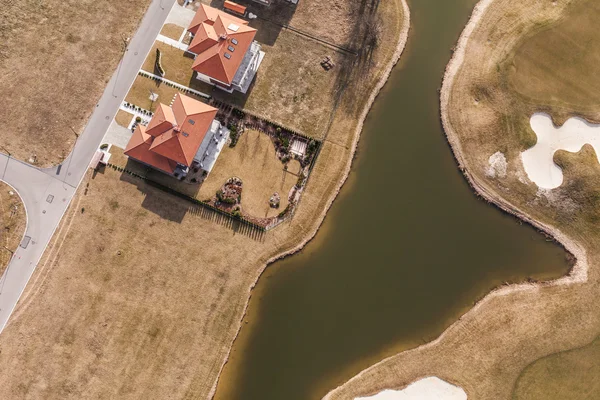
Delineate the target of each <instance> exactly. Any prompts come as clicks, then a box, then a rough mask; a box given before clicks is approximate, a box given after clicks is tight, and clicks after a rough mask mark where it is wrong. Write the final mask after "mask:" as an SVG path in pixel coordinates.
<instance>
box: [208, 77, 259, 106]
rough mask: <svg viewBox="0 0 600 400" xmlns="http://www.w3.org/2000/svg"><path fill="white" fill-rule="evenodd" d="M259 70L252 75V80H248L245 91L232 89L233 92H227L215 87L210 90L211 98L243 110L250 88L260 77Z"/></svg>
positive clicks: (250, 91)
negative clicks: (248, 83) (248, 84)
mask: <svg viewBox="0 0 600 400" xmlns="http://www.w3.org/2000/svg"><path fill="white" fill-rule="evenodd" d="M260 72H261V71H260V69H259V70H258V72H257V73H256V75H254V78H252V82H250V86H248V90H247V91H246V93H242V92H238V91H237V90H234V91H233V93H229V92H226V91H224V90H220V89H217V88H215V89H214V90H213V91H212V98H213V99H215V100H217V101H220V102H222V103H225V104H229V105H231V106H234V107H236V108H238V109H240V110H243V109H244V108H246V102H247V101H248V98H249V97H250V94H251V93H252V89H253V88H254V85H255V84H256V80H257V79H260V78H259V75H260Z"/></svg>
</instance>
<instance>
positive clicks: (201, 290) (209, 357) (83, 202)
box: [0, 1, 402, 399]
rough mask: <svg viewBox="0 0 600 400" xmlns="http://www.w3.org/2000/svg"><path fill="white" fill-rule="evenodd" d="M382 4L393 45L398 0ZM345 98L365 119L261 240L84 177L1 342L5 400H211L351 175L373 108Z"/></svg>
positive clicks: (139, 188)
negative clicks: (289, 256)
mask: <svg viewBox="0 0 600 400" xmlns="http://www.w3.org/2000/svg"><path fill="white" fill-rule="evenodd" d="M381 7H382V8H381V9H380V12H381V13H382V15H384V16H385V19H384V21H385V23H386V24H387V25H386V27H387V29H388V32H389V34H390V37H398V36H399V32H400V30H401V29H400V28H401V21H402V19H401V10H402V8H401V5H400V2H399V1H389V2H382V4H381ZM396 45H397V43H395V41H392V40H389V41H387V42H386V43H385V44H384V45H383V46H382V47H381V48H380V49H379V50H378V51H377V52H376V54H375V59H376V60H377V62H376V64H373V65H374V67H373V69H372V70H371V73H370V74H368V75H367V76H368V79H364V80H363V81H362V82H361V85H362V86H364V88H363V89H362V90H365V91H367V90H373V89H374V88H375V86H376V85H377V83H378V81H379V80H380V79H381V78H382V76H383V74H384V73H385V72H384V68H383V67H384V66H387V65H388V63H389V62H390V60H391V59H392V56H393V54H394V53H395V50H396ZM350 88H351V90H348V91H347V92H345V93H344V99H343V100H342V101H343V102H344V103H348V104H351V105H353V107H354V109H355V110H356V109H359V110H360V111H361V112H360V113H349V112H348V110H349V109H350V107H340V108H338V109H337V110H336V114H335V118H336V120H337V121H339V123H338V124H334V125H333V126H332V130H331V132H330V137H331V138H334V139H335V141H336V143H338V144H334V143H332V142H331V141H329V140H328V141H326V142H325V143H324V144H323V147H322V151H321V154H320V156H319V158H318V159H317V161H316V165H315V168H314V170H313V175H312V178H311V180H310V181H309V183H308V185H307V186H306V189H305V193H304V195H303V198H302V202H301V204H300V207H299V208H298V210H297V211H296V213H295V215H294V218H293V219H292V220H291V221H290V222H289V223H285V224H283V225H281V226H279V227H278V228H277V229H275V230H273V231H271V232H269V233H268V234H266V235H264V236H262V237H260V236H257V235H256V234H254V236H253V235H252V233H251V232H247V231H244V229H243V225H237V224H236V223H233V222H231V220H229V219H225V220H221V219H220V218H218V217H214V216H211V215H207V214H206V213H205V212H200V211H198V210H195V209H193V210H190V209H189V205H188V204H186V203H184V202H182V201H181V200H178V199H176V198H174V197H172V196H169V195H166V194H164V193H162V192H158V191H156V190H154V189H153V188H150V187H148V186H146V185H145V184H143V183H142V182H140V181H138V180H131V179H130V178H129V176H128V175H123V176H121V175H120V174H118V173H116V172H114V171H113V170H112V169H109V170H107V171H105V172H104V174H102V173H99V174H97V175H96V177H95V179H91V180H90V179H88V180H86V181H85V182H84V184H87V183H89V187H87V195H85V194H84V193H85V189H84V188H82V190H80V192H79V194H78V197H77V198H76V199H75V200H74V202H73V206H72V207H71V210H70V212H69V213H68V215H67V217H66V218H65V220H64V221H63V226H62V229H61V230H60V231H59V232H60V233H59V235H58V236H57V237H56V238H55V240H54V242H53V246H52V247H50V248H49V249H48V251H47V252H46V254H45V257H44V259H43V260H42V262H41V263H40V266H39V267H38V268H37V269H36V272H35V275H34V277H33V278H32V280H31V283H30V285H28V287H27V290H26V293H25V294H24V296H23V297H22V299H21V301H20V303H19V305H18V307H17V310H16V312H15V314H14V316H13V318H12V319H11V320H10V322H9V325H8V326H7V327H6V328H5V330H4V331H3V332H2V340H1V341H0V370H2V371H5V373H3V374H0V398H22V397H30V398H46V399H64V398H69V397H70V398H78V399H85V398H94V399H95V398H115V397H119V398H207V397H209V396H210V394H211V393H212V389H213V388H214V385H215V383H216V379H217V377H218V374H219V372H220V369H221V367H222V365H223V363H224V361H225V359H226V357H227V354H228V352H229V349H230V347H231V344H232V341H233V339H234V337H235V335H236V333H237V332H238V330H239V328H240V326H241V317H242V315H243V312H244V309H245V307H246V304H247V300H248V296H249V293H250V288H251V287H252V286H253V285H254V283H255V282H256V279H257V278H258V276H259V275H260V273H261V272H262V270H263V269H264V267H265V265H266V262H267V261H268V260H269V259H271V258H272V257H274V256H276V255H279V254H282V253H283V252H286V251H290V250H292V249H296V248H297V247H298V246H299V245H300V244H301V242H302V241H303V240H304V239H308V238H310V237H311V236H312V235H313V234H314V233H315V231H316V229H317V228H318V226H319V225H320V223H321V221H322V218H323V217H324V211H325V210H326V209H327V207H329V205H330V204H331V201H332V199H333V197H334V196H335V194H336V193H337V190H338V189H339V186H340V182H341V180H342V179H344V177H345V176H346V167H347V166H348V165H349V163H350V161H351V158H352V154H353V146H352V143H353V142H354V141H355V139H356V134H357V132H356V128H357V126H360V123H361V122H362V121H359V116H361V115H362V109H363V108H364V106H365V103H364V101H366V99H365V98H364V97H357V96H356V92H355V91H353V90H352V87H350ZM355 99H358V100H356V101H355ZM361 105H362V107H360V106H361ZM248 138H251V137H250V136H248ZM339 143H343V145H339ZM238 146H239V144H238ZM214 172H216V171H213V173H214ZM82 208H84V209H85V212H84V213H83V214H81V211H80V210H81V209H82ZM119 252H120V253H119ZM65 288H68V290H65Z"/></svg>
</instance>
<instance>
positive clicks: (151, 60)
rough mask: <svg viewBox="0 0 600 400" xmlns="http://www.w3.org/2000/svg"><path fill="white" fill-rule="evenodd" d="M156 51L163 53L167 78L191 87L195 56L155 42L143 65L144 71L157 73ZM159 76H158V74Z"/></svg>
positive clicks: (163, 64) (163, 63)
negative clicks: (155, 68)
mask: <svg viewBox="0 0 600 400" xmlns="http://www.w3.org/2000/svg"><path fill="white" fill-rule="evenodd" d="M156 49H159V50H160V52H161V54H162V55H161V64H162V67H163V69H164V70H165V76H164V77H165V78H166V79H169V80H171V81H173V82H177V83H179V84H181V85H185V86H189V84H190V82H191V81H192V79H193V74H194V70H193V69H192V65H193V64H194V56H193V54H191V53H186V52H184V51H183V50H180V49H178V48H176V47H171V46H169V45H168V44H166V43H163V42H159V41H158V40H157V41H156V42H154V46H152V50H150V53H148V57H146V60H145V61H144V64H143V65H142V69H143V70H144V71H147V72H150V73H154V74H155V73H156V72H155V70H154V67H155V65H156ZM157 75H158V74H157ZM194 80H196V79H194Z"/></svg>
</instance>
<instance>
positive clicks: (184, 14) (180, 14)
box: [165, 3, 196, 29]
mask: <svg viewBox="0 0 600 400" xmlns="http://www.w3.org/2000/svg"><path fill="white" fill-rule="evenodd" d="M194 15H196V13H195V12H194V11H192V10H190V9H189V8H185V7H182V6H180V5H179V3H175V5H174V6H173V9H172V10H171V13H170V14H169V16H168V17H167V19H166V21H165V24H175V25H179V26H181V27H182V28H184V29H187V27H188V26H190V24H191V23H192V20H193V19H194Z"/></svg>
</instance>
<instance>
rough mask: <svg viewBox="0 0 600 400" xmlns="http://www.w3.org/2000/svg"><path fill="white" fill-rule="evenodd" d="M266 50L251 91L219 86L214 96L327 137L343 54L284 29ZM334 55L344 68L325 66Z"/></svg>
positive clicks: (315, 134) (265, 47)
mask: <svg viewBox="0 0 600 400" xmlns="http://www.w3.org/2000/svg"><path fill="white" fill-rule="evenodd" d="M262 49H263V51H264V52H265V58H264V59H263V62H262V64H261V65H260V68H259V69H258V72H257V74H256V77H255V78H254V79H255V80H254V83H253V84H252V85H251V86H250V89H249V91H248V93H247V94H246V95H243V94H241V93H238V92H236V93H234V94H233V95H230V94H228V93H225V92H222V91H219V90H215V91H214V92H213V96H215V97H216V98H218V99H220V100H223V101H226V102H229V103H232V104H235V105H237V106H238V107H240V108H244V109H246V110H248V111H250V112H252V113H254V114H257V115H261V116H263V117H266V118H268V119H270V120H274V121H277V122H279V123H281V124H283V125H284V126H287V127H290V128H292V129H295V130H298V131H301V132H304V133H305V134H307V135H309V136H313V137H323V135H324V133H325V132H326V130H327V128H328V122H329V118H330V116H331V114H332V113H333V111H334V108H335V104H334V102H335V97H334V94H335V93H334V92H335V91H334V87H335V84H336V82H337V77H338V73H339V64H340V63H341V58H342V57H343V55H341V54H340V53H338V52H336V51H334V50H331V49H330V48H327V47H326V46H324V45H322V44H320V43H318V42H315V41H313V40H310V39H307V38H305V37H302V36H299V35H297V34H296V33H294V32H291V31H282V32H281V33H279V35H278V37H277V40H276V41H275V43H274V44H273V45H267V44H264V43H263V44H262ZM327 55H329V56H330V57H331V58H332V59H333V60H334V62H335V63H336V64H338V66H336V67H335V68H333V69H332V70H330V71H325V70H324V69H323V68H322V67H321V65H320V64H319V63H320V62H321V60H322V59H323V58H324V57H325V56H327Z"/></svg>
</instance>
